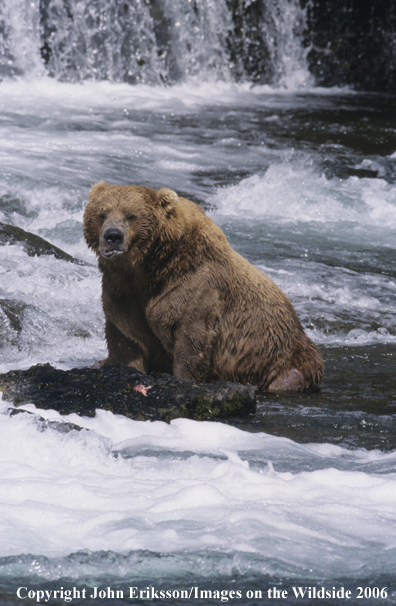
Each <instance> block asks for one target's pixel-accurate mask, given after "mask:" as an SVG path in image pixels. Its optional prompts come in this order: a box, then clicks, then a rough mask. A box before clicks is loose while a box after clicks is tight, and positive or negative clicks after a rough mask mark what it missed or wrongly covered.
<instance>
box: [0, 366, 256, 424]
mask: <svg viewBox="0 0 396 606" xmlns="http://www.w3.org/2000/svg"><path fill="white" fill-rule="evenodd" d="M0 391H2V392H3V396H4V399H5V400H8V401H10V402H13V403H14V404H15V405H16V406H18V405H21V404H27V403H33V404H35V405H36V406H37V407H38V408H43V409H49V408H51V409H54V410H57V411H58V412H59V413H61V414H70V413H77V414H79V415H82V416H94V415H95V410H96V409H97V408H102V409H105V410H110V411H111V412H113V413H114V414H122V415H124V416H126V417H129V418H131V419H135V420H141V421H143V420H151V421H155V420H159V421H166V422H169V421H171V420H172V419H176V418H178V417H184V418H188V419H194V420H197V421H200V420H208V419H215V418H219V419H223V418H227V417H235V416H242V415H247V414H249V413H254V412H255V409H256V387H254V386H252V385H240V384H238V383H230V382H226V383H209V384H196V383H190V382H189V381H184V380H182V379H178V378H177V377H173V376H170V375H167V374H163V373H153V374H145V373H143V372H139V371H137V370H136V369H134V368H128V367H125V366H109V367H104V368H101V369H93V368H74V369H72V370H59V369H56V368H53V367H52V366H51V365H50V364H44V365H37V366H33V367H32V368H30V369H29V370H14V371H10V372H8V373H6V374H2V375H0Z"/></svg>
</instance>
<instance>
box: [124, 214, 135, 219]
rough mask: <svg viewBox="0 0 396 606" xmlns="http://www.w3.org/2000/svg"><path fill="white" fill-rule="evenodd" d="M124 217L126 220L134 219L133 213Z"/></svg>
mask: <svg viewBox="0 0 396 606" xmlns="http://www.w3.org/2000/svg"><path fill="white" fill-rule="evenodd" d="M125 219H126V220H127V221H134V220H135V219H136V216H135V215H132V214H129V215H125Z"/></svg>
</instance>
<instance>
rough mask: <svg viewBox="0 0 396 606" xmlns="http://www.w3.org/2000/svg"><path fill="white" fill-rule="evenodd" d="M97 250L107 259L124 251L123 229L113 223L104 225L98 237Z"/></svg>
mask: <svg viewBox="0 0 396 606" xmlns="http://www.w3.org/2000/svg"><path fill="white" fill-rule="evenodd" d="M99 250H100V254H101V255H102V257H105V258H107V259H108V258H110V257H114V256H115V255H119V254H121V253H123V252H125V250H126V242H125V234H124V232H123V230H122V229H120V227H117V226H116V225H114V224H113V225H109V226H107V227H104V229H102V233H101V235H100V238H99Z"/></svg>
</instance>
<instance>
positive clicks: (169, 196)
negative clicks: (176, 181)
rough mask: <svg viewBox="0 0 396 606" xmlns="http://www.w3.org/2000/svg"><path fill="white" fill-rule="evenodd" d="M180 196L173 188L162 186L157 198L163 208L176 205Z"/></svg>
mask: <svg viewBox="0 0 396 606" xmlns="http://www.w3.org/2000/svg"><path fill="white" fill-rule="evenodd" d="M178 199H179V197H178V195H177V193H176V192H175V191H173V189H169V187H161V189H159V190H158V191H157V200H158V204H159V205H160V206H161V207H162V208H167V209H171V208H173V207H174V206H176V204H177V201H178Z"/></svg>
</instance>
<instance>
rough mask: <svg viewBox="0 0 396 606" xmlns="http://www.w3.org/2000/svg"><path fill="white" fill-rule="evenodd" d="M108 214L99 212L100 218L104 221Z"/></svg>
mask: <svg viewBox="0 0 396 606" xmlns="http://www.w3.org/2000/svg"><path fill="white" fill-rule="evenodd" d="M106 217H107V215H106V213H99V215H98V218H99V220H100V221H104V220H105V219H106Z"/></svg>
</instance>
